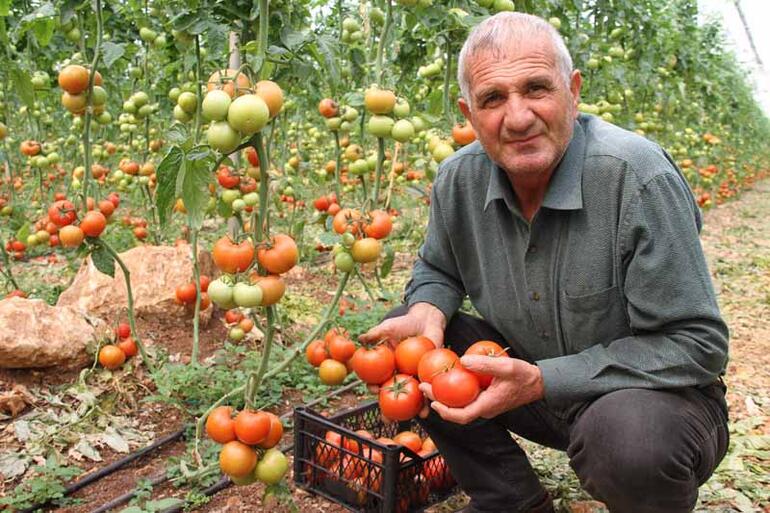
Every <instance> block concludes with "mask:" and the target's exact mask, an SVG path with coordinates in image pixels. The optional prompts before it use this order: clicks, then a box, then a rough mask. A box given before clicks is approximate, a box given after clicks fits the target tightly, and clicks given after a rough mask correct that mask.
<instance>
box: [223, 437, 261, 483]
mask: <svg viewBox="0 0 770 513" xmlns="http://www.w3.org/2000/svg"><path fill="white" fill-rule="evenodd" d="M256 466H257V453H256V452H255V451H254V449H252V448H251V447H249V446H248V445H246V444H244V443H242V442H239V441H238V440H233V441H231V442H227V443H226V444H225V445H224V446H223V447H222V450H221V451H220V452H219V468H220V470H222V472H224V473H225V474H227V475H228V476H230V477H245V476H247V475H248V474H250V473H251V472H252V471H253V470H254V467H256Z"/></svg>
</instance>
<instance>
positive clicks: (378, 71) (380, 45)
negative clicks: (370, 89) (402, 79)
mask: <svg viewBox="0 0 770 513" xmlns="http://www.w3.org/2000/svg"><path fill="white" fill-rule="evenodd" d="M386 6H387V7H386V11H385V24H384V25H383V26H382V32H380V40H379V41H378V42H377V61H376V64H375V68H374V69H375V77H376V79H377V83H378V84H379V85H383V84H382V56H383V54H384V53H385V39H386V38H387V36H388V31H389V30H390V23H391V21H392V13H391V10H392V8H391V0H388V1H387V4H386Z"/></svg>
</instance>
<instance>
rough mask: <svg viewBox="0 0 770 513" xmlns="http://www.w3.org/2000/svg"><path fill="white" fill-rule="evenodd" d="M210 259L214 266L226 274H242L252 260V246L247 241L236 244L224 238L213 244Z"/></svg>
mask: <svg viewBox="0 0 770 513" xmlns="http://www.w3.org/2000/svg"><path fill="white" fill-rule="evenodd" d="M212 257H213V258H214V264H216V266H217V267H218V268H219V269H221V270H222V271H224V272H226V273H230V274H234V273H238V272H243V271H245V270H246V269H248V268H249V266H250V265H251V262H252V260H253V259H254V245H253V244H252V243H251V241H249V240H248V239H247V240H244V241H243V242H241V243H240V244H236V243H234V242H233V241H232V240H230V238H229V237H227V236H225V237H222V238H221V239H219V240H218V241H217V242H216V243H215V244H214V251H213V252H212Z"/></svg>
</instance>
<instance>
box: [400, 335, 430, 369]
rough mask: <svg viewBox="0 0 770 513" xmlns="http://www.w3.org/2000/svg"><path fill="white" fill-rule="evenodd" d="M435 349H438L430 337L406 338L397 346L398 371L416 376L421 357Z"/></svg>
mask: <svg viewBox="0 0 770 513" xmlns="http://www.w3.org/2000/svg"><path fill="white" fill-rule="evenodd" d="M433 349H436V345H435V344H434V343H433V341H431V339H429V338H428V337H424V336H419V337H409V338H405V339H404V340H402V341H401V342H399V343H398V345H397V346H396V367H397V368H398V372H400V373H402V374H409V375H411V376H416V375H417V366H418V365H419V363H420V359H421V358H422V357H423V355H424V354H425V353H427V352H428V351H432V350H433Z"/></svg>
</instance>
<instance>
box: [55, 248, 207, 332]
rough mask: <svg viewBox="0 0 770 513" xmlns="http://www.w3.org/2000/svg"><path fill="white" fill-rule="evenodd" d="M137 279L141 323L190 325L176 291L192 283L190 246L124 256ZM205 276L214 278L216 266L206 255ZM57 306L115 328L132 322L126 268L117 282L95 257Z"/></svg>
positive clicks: (136, 250)
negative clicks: (101, 269)
mask: <svg viewBox="0 0 770 513" xmlns="http://www.w3.org/2000/svg"><path fill="white" fill-rule="evenodd" d="M120 258H121V260H123V263H125V264H126V267H128V271H129V273H130V276H131V290H132V294H133V298H134V313H135V314H136V316H137V317H138V318H145V319H153V318H158V317H159V316H162V318H163V319H164V323H165V322H166V321H172V320H174V319H178V320H179V321H180V322H185V323H186V322H188V321H189V319H190V318H191V314H190V312H188V311H186V309H185V307H183V306H180V305H178V304H176V302H175V300H174V298H175V291H176V288H177V287H178V286H180V285H183V284H185V283H189V282H191V281H192V276H193V264H192V257H191V250H190V246H189V245H187V244H180V245H178V246H149V245H147V246H138V247H136V248H132V249H130V250H128V251H126V252H124V253H121V254H120ZM198 258H199V265H200V269H201V274H205V275H208V276H212V273H213V271H214V264H213V261H212V259H211V256H210V255H209V253H207V252H200V256H199V257H198ZM57 306H69V307H72V308H75V309H76V310H78V311H80V312H83V313H84V314H86V315H89V316H94V317H98V318H100V319H103V320H105V321H107V322H109V323H111V324H114V323H115V322H118V321H119V320H125V319H126V312H127V311H128V294H127V293H126V284H125V279H124V278H123V272H122V271H121V269H120V266H118V265H117V263H116V265H115V277H114V278H111V277H109V276H107V275H106V274H102V273H101V272H99V271H98V270H97V269H96V267H95V266H94V264H93V262H92V261H91V259H90V258H88V259H87V260H86V261H85V262H84V263H83V265H82V266H81V268H80V270H79V271H78V274H77V275H76V276H75V279H74V280H73V282H72V285H70V287H69V288H68V289H67V290H65V291H64V292H62V294H61V295H60V296H59V301H58V302H57ZM211 313H212V308H211V307H210V308H208V309H207V310H206V311H204V312H202V313H201V321H202V323H201V325H203V326H205V325H206V324H207V323H208V321H209V319H210V318H211Z"/></svg>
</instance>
